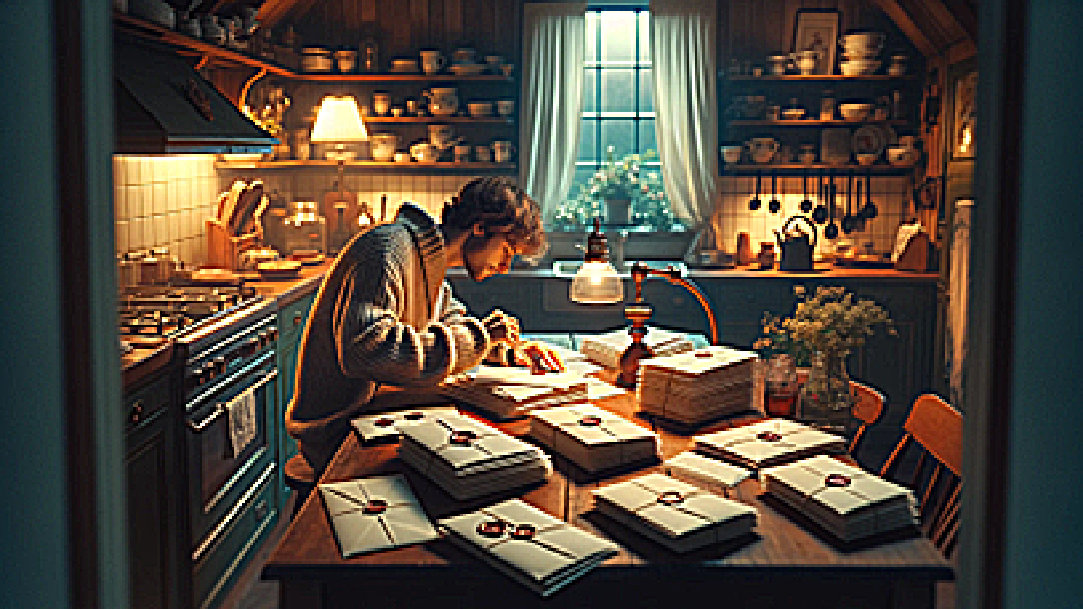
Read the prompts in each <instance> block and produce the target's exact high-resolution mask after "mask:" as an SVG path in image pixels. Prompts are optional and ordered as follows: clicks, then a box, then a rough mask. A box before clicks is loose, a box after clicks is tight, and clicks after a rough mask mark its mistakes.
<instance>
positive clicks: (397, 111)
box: [391, 106, 403, 118]
mask: <svg viewBox="0 0 1083 609" xmlns="http://www.w3.org/2000/svg"><path fill="white" fill-rule="evenodd" d="M402 112H403V109H402V106H393V107H392V108H391V116H394V117H396V118H398V117H400V116H402Z"/></svg>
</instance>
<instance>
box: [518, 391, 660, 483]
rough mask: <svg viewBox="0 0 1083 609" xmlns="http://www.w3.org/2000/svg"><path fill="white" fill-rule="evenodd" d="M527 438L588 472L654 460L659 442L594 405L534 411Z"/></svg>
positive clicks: (651, 434) (622, 418)
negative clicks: (531, 438)
mask: <svg viewBox="0 0 1083 609" xmlns="http://www.w3.org/2000/svg"><path fill="white" fill-rule="evenodd" d="M530 435H531V436H533V437H534V438H536V439H537V440H538V442H540V443H541V444H543V445H545V446H547V447H549V448H551V449H552V450H553V451H555V452H557V453H559V454H560V455H562V456H564V457H566V458H567V459H568V460H569V461H571V462H572V463H575V464H576V465H578V466H579V467H582V468H583V469H584V470H586V471H588V472H596V471H600V470H605V469H609V468H613V467H617V466H620V465H626V464H630V463H640V462H643V461H646V460H648V459H654V458H657V456H658V451H659V442H660V440H659V438H658V434H656V433H654V432H653V431H651V430H649V429H646V428H644V427H640V426H639V425H636V424H635V423H632V422H630V421H627V420H625V419H624V417H621V416H619V415H616V414H613V413H611V412H609V411H607V410H602V409H601V408H598V407H597V406H595V405H593V404H575V405H572V406H558V407H556V408H545V409H542V410H535V411H533V412H531V413H530Z"/></svg>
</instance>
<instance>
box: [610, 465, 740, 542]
mask: <svg viewBox="0 0 1083 609" xmlns="http://www.w3.org/2000/svg"><path fill="white" fill-rule="evenodd" d="M591 494H592V495H594V506H595V508H596V509H597V510H598V512H599V513H601V514H605V515H606V516H608V517H609V518H611V519H613V520H614V521H616V522H619V523H620V524H622V525H624V526H627V527H628V528H629V529H631V530H633V531H635V532H636V533H638V534H640V535H642V536H644V537H646V538H648V539H650V540H652V541H654V542H656V543H659V544H661V545H663V546H665V547H666V548H668V549H670V550H672V551H674V552H690V551H692V550H696V549H698V548H702V547H705V546H709V545H713V544H716V543H722V542H726V541H730V540H733V539H736V538H738V537H743V536H746V535H749V534H750V533H752V527H754V526H756V509H755V508H753V507H751V506H749V505H746V504H744V503H740V502H737V501H733V500H732V499H726V498H724V497H719V496H718V495H715V494H713V493H710V492H708V491H706V490H704V489H701V488H699V487H697V486H693V485H691V484H687V483H685V482H681V481H680V480H677V479H676V478H671V477H669V476H665V475H662V474H644V475H642V476H638V477H635V478H632V479H631V480H627V481H625V482H619V483H617V484H611V485H609V486H605V487H602V488H600V489H598V490H595V491H591Z"/></svg>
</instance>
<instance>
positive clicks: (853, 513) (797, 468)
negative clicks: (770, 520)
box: [763, 455, 917, 542]
mask: <svg viewBox="0 0 1083 609" xmlns="http://www.w3.org/2000/svg"><path fill="white" fill-rule="evenodd" d="M763 480H764V485H765V490H766V491H767V492H768V493H771V494H772V495H773V496H775V497H777V498H778V499H780V500H782V501H783V502H785V503H787V504H789V505H790V506H791V507H793V508H794V509H796V510H797V511H798V512H800V513H801V514H803V515H805V516H807V517H808V518H809V519H810V520H812V521H813V522H815V523H816V524H818V525H819V526H821V527H823V528H824V530H826V531H827V532H829V533H831V534H832V535H834V536H835V537H836V538H838V539H839V540H841V541H843V542H851V541H855V540H858V539H863V538H865V537H869V536H872V535H877V534H880V533H887V532H891V531H895V530H897V529H900V528H907V527H913V526H914V525H915V524H917V520H916V516H915V511H916V510H915V505H916V501H915V499H914V496H913V494H912V493H911V492H910V491H909V490H908V489H906V488H904V487H902V486H899V485H898V484H894V483H891V482H888V481H886V480H883V479H882V478H880V477H878V476H876V475H874V474H871V473H868V472H866V471H864V470H862V469H861V468H859V467H856V466H852V465H847V464H845V463H843V462H841V461H839V460H838V459H833V458H831V457H827V456H824V455H818V456H815V457H809V458H807V459H802V460H801V461H797V462H795V463H790V464H788V465H780V466H778V467H771V468H768V469H765V470H764V471H763Z"/></svg>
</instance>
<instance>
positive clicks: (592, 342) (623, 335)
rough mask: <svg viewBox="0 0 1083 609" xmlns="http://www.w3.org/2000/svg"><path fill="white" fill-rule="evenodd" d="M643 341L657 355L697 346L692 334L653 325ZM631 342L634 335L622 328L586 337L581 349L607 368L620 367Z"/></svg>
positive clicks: (680, 351)
mask: <svg viewBox="0 0 1083 609" xmlns="http://www.w3.org/2000/svg"><path fill="white" fill-rule="evenodd" d="M643 342H644V344H646V345H647V347H649V348H650V350H651V351H653V352H654V354H655V355H656V356H664V355H674V354H676V353H684V352H685V351H691V350H692V349H695V348H696V343H695V341H694V339H693V338H692V335H689V334H684V333H682V332H672V331H670V330H662V329H660V328H652V327H648V328H647V335H646V336H645V337H643ZM702 342H707V341H706V340H703V341H702ZM630 344H632V337H631V336H630V335H629V334H628V330H626V329H623V328H622V329H620V330H613V331H612V332H606V333H604V334H598V335H594V336H588V337H584V338H583V340H582V341H581V342H580V344H579V350H580V351H582V352H583V354H584V355H586V356H587V357H589V358H590V359H592V360H594V361H596V362H598V363H599V364H601V365H603V366H605V367H606V368H618V367H620V356H621V354H622V353H624V350H625V349H627V348H628V345H630Z"/></svg>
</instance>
